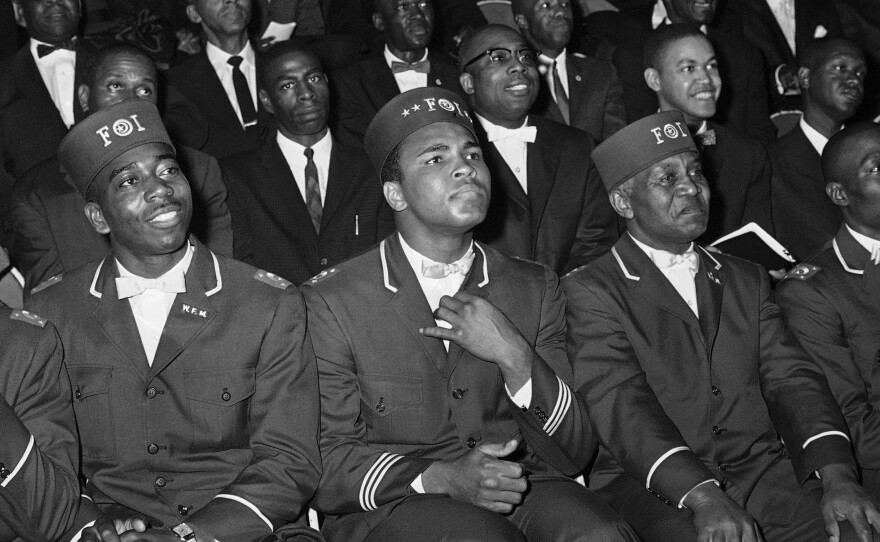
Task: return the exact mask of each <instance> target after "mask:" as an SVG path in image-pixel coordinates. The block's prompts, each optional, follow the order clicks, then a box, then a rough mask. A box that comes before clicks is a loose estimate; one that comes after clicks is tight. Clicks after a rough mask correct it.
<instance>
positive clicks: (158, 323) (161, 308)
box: [116, 244, 195, 367]
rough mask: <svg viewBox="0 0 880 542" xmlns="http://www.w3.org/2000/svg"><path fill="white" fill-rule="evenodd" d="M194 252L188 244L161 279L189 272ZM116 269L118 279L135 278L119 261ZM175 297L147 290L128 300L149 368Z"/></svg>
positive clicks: (166, 293) (193, 248) (170, 294)
mask: <svg viewBox="0 0 880 542" xmlns="http://www.w3.org/2000/svg"><path fill="white" fill-rule="evenodd" d="M194 251H195V247H193V245H192V244H190V245H189V248H187V250H186V254H184V256H183V258H181V260H180V261H179V262H177V264H176V265H175V266H174V267H172V268H171V269H169V270H168V271H166V272H165V273H164V274H163V275H162V277H166V276H169V275H172V274H174V273H180V272H181V270H182V271H183V273H184V274H186V272H187V270H189V264H190V262H192V257H193V252H194ZM116 267H117V268H118V269H119V276H120V277H135V276H137V275H135V274H134V273H132V272H131V271H129V270H128V269H126V268H125V267H123V266H122V264H121V263H120V262H119V260H116ZM159 278H161V277H159ZM176 297H177V294H173V293H168V292H160V291H159V290H153V289H147V290H145V291H144V292H143V293H141V294H138V295H135V296H132V297H130V298H128V303H129V305H130V306H131V312H132V314H133V315H134V321H135V324H137V328H138V334H139V335H140V337H141V344H143V346H144V352H145V353H146V355H147V362H148V363H149V364H150V367H152V366H153V358H154V357H155V356H156V348H158V346H159V339H161V338H162V330H164V329H165V322H166V321H167V320H168V313H170V312H171V306H172V305H173V304H174V298H176Z"/></svg>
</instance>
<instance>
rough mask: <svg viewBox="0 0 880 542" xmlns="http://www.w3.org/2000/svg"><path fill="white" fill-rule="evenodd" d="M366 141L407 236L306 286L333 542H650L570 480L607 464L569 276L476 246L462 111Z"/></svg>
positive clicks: (436, 96) (429, 105) (379, 125)
mask: <svg viewBox="0 0 880 542" xmlns="http://www.w3.org/2000/svg"><path fill="white" fill-rule="evenodd" d="M366 142H367V154H368V155H369V157H370V160H371V161H372V163H373V166H374V167H375V169H376V172H377V173H379V175H380V177H381V180H382V182H383V189H384V194H385V199H386V200H387V201H388V203H389V205H391V208H392V209H394V211H395V221H396V224H397V232H395V233H393V234H391V235H390V236H389V237H387V238H385V240H384V241H382V242H381V243H380V244H379V246H378V247H376V248H374V249H373V250H371V251H369V252H366V253H365V254H363V255H361V256H358V257H356V258H353V259H351V260H348V261H347V262H344V263H342V264H339V265H337V266H335V267H333V268H331V269H329V270H327V271H325V272H322V273H321V274H320V275H318V276H316V277H314V278H313V279H311V280H310V281H307V282H306V284H305V285H304V286H303V294H304V296H305V298H306V304H307V305H308V309H309V311H308V313H309V327H310V329H311V330H312V340H313V344H314V346H315V355H316V357H317V359H318V374H319V377H320V383H321V386H320V387H321V400H322V404H323V408H322V424H321V425H322V431H321V453H322V458H323V462H324V468H325V475H324V478H323V480H322V481H321V484H320V486H319V488H318V492H317V494H316V497H315V503H314V506H315V507H316V508H318V509H320V510H322V511H324V512H326V513H327V514H328V516H327V520H326V521H325V523H324V526H323V530H324V532H325V534H327V537H328V538H330V539H332V540H335V541H337V542H345V541H352V542H353V541H358V542H362V541H365V540H366V541H376V542H378V541H382V542H389V541H391V542H393V541H398V540H399V541H407V542H408V541H412V540H419V541H440V540H460V541H464V540H480V541H484V542H486V541H490V542H494V541H514V540H516V541H524V540H528V541H536V540H554V541H574V540H578V541H587V540H603V541H605V540H611V541H617V540H635V539H636V538H635V535H634V534H633V533H632V531H631V530H630V529H629V527H627V526H626V525H625V524H624V523H623V522H622V521H620V519H619V518H618V517H617V516H616V514H614V513H613V512H612V511H611V510H609V509H608V507H607V506H606V505H605V504H604V503H603V502H602V501H601V500H600V499H599V498H597V497H596V496H595V494H593V493H592V492H591V491H590V490H588V489H586V488H584V487H583V486H581V485H580V484H578V483H576V482H575V481H573V480H571V479H570V478H569V476H573V475H576V474H577V473H578V472H580V471H581V470H582V469H584V468H585V467H586V465H587V462H588V461H589V460H590V458H591V457H592V454H593V450H594V449H593V437H592V431H591V429H590V425H589V423H588V421H587V416H586V412H585V411H584V408H583V404H582V403H580V402H579V401H577V400H576V399H575V398H574V395H573V394H572V388H571V387H570V386H571V382H572V380H571V369H570V365H569V363H568V358H567V356H566V354H565V319H564V310H565V301H564V299H563V298H562V296H561V291H560V289H559V283H558V279H557V278H556V275H555V274H554V273H553V272H552V271H551V270H550V269H549V268H548V267H546V266H543V265H540V264H535V263H531V262H525V261H521V260H515V259H512V258H510V257H508V256H506V255H504V254H503V253H501V252H499V251H497V250H495V249H493V248H492V247H489V246H486V245H483V244H482V243H478V242H474V240H473V235H472V233H471V232H472V231H473V229H474V227H475V226H476V225H477V224H479V223H480V222H481V221H482V220H483V218H484V217H485V216H486V208H487V206H488V203H489V195H490V187H489V172H488V170H487V168H486V165H485V163H484V162H483V155H482V152H481V151H480V147H479V145H478V144H477V138H476V136H475V134H474V127H473V123H472V121H471V113H470V112H469V111H468V110H467V107H466V106H465V104H464V103H463V102H462V101H461V98H460V97H458V95H456V94H455V93H453V92H451V91H446V90H443V89H436V88H426V89H416V90H412V91H409V92H405V93H403V94H401V95H399V96H397V97H395V98H394V99H392V100H391V101H390V102H388V104H387V105H386V106H385V107H384V108H382V110H381V111H380V112H379V114H378V115H376V117H375V118H374V119H373V121H372V123H371V124H370V127H369V129H368V130H367V138H366Z"/></svg>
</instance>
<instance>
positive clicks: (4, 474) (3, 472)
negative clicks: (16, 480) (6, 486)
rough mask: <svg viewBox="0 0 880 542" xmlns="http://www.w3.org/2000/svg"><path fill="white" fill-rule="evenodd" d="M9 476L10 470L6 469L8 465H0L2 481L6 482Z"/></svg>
mask: <svg viewBox="0 0 880 542" xmlns="http://www.w3.org/2000/svg"><path fill="white" fill-rule="evenodd" d="M8 476H9V469H7V468H6V465H4V464H3V463H0V480H5V479H6V478H7V477H8Z"/></svg>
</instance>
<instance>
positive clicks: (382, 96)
mask: <svg viewBox="0 0 880 542" xmlns="http://www.w3.org/2000/svg"><path fill="white" fill-rule="evenodd" d="M428 60H429V61H430V62H431V71H430V73H428V86H429V87H442V88H445V89H449V90H452V91H455V92H458V93H459V94H461V95H462V96H464V91H463V90H461V84H459V82H458V68H457V67H456V65H455V61H454V60H453V59H452V58H451V57H450V56H448V55H446V54H445V53H438V52H436V51H431V50H429V51H428ZM330 84H331V88H332V90H333V103H334V104H336V107H335V108H334V109H335V113H336V114H335V115H334V116H333V117H332V118H331V123H332V124H333V133H334V134H335V135H336V137H337V138H339V140H340V141H342V142H343V143H345V144H347V145H352V146H356V147H363V145H364V134H365V133H366V132H367V126H369V125H370V121H371V120H373V116H374V115H375V114H376V113H378V112H379V110H380V109H382V106H384V105H385V104H386V103H388V101H389V100H391V98H393V97H395V96H397V95H398V94H400V88H399V87H398V86H397V81H396V80H395V79H394V74H393V73H391V68H389V67H388V64H386V63H385V57H384V53H383V51H381V50H380V51H378V52H377V53H374V54H373V55H371V56H370V57H368V58H365V59H364V60H361V61H360V62H358V63H357V64H353V65H351V66H349V67H347V68H344V69H342V70H338V71H336V72H333V73H331V74H330Z"/></svg>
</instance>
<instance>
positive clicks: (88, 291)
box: [31, 100, 321, 542]
mask: <svg viewBox="0 0 880 542" xmlns="http://www.w3.org/2000/svg"><path fill="white" fill-rule="evenodd" d="M59 157H60V159H61V163H62V165H63V166H64V168H65V170H66V171H67V172H68V173H69V174H70V177H71V178H72V179H73V182H74V183H75V184H76V186H77V188H78V189H79V190H80V192H81V193H82V194H83V195H84V197H85V199H86V201H87V203H86V205H85V212H86V215H87V216H88V219H89V221H90V222H91V224H92V226H93V227H94V228H95V230H97V231H98V232H100V233H106V234H108V235H109V237H110V244H111V247H112V253H111V254H110V255H108V256H106V257H105V258H103V259H101V260H97V261H93V262H91V263H88V264H85V265H84V266H82V267H80V268H78V269H76V270H74V271H72V272H70V273H66V274H65V275H64V276H63V278H60V277H59V278H56V279H54V280H53V281H51V283H44V284H43V285H42V286H38V287H37V288H36V293H35V295H34V296H33V297H32V300H31V301H32V306H33V307H34V310H35V311H36V312H38V313H39V314H41V315H45V316H46V317H47V318H49V319H50V320H51V321H52V322H54V323H56V325H57V326H58V330H59V333H60V335H61V337H62V341H63V344H64V346H65V353H66V354H68V356H67V359H66V362H67V367H68V371H69V373H70V380H71V385H72V388H73V395H74V405H73V406H74V410H75V412H76V418H77V424H78V426H79V432H80V439H81V443H82V474H83V475H84V477H85V478H86V479H87V480H88V483H87V485H86V486H85V487H84V488H83V492H84V497H83V499H82V500H81V502H80V517H79V518H78V520H79V521H78V523H77V525H76V526H75V527H74V529H75V531H74V534H76V531H79V529H80V528H81V527H83V526H84V525H85V526H89V525H92V523H91V522H95V523H94V527H89V528H88V529H87V531H86V533H85V534H84V536H83V540H96V539H98V538H96V537H97V536H98V535H100V538H101V539H103V540H105V541H111V542H115V541H116V540H118V537H117V536H116V534H115V529H114V525H113V523H112V521H113V520H118V519H122V520H128V519H131V518H134V517H137V518H140V521H138V522H136V523H137V527H138V529H139V530H143V529H146V530H145V532H142V533H139V534H136V533H129V534H128V535H127V536H128V537H135V534H136V537H137V538H138V539H141V540H148V541H164V540H168V541H177V540H196V541H198V542H209V541H213V540H215V539H217V540H230V541H231V540H235V541H257V540H262V539H263V538H264V537H266V536H269V535H271V533H272V531H274V530H275V529H276V528H277V527H279V526H280V525H282V524H284V523H287V522H292V521H295V520H296V518H297V517H298V516H299V515H300V513H301V512H303V511H304V510H305V505H306V502H307V501H308V500H309V499H310V498H311V496H312V493H313V492H314V489H315V487H316V485H317V482H318V478H319V476H320V470H321V469H320V465H321V463H320V455H319V453H318V443H317V433H318V416H319V415H318V394H317V374H316V370H315V363H314V355H313V353H312V349H311V344H310V342H309V340H308V338H307V336H306V331H305V330H306V322H305V306H304V304H303V302H302V298H301V297H300V294H299V293H298V292H297V290H296V289H295V288H289V283H287V282H286V281H284V280H282V279H279V278H278V277H275V276H274V275H272V274H270V273H266V272H265V271H261V270H257V269H255V268H253V267H250V266H248V265H245V264H242V263H240V262H237V261H234V260H230V259H228V258H225V257H223V256H218V255H216V254H214V253H212V252H211V251H210V250H208V249H207V248H205V246H204V245H202V244H201V243H200V242H199V241H198V240H197V239H196V238H195V237H190V236H188V234H187V227H188V225H189V219H190V214H191V208H192V201H191V197H190V190H189V184H188V182H187V179H186V177H184V175H183V174H182V173H181V171H180V169H179V167H178V164H177V160H176V159H175V149H174V147H173V146H172V144H171V142H170V140H169V139H168V134H167V133H166V132H165V128H164V127H163V125H162V121H161V119H160V117H159V113H158V111H157V110H156V107H155V106H154V105H153V104H152V103H149V102H147V101H144V100H130V101H125V102H121V103H118V104H115V105H112V106H110V107H107V108H106V109H102V110H100V111H97V112H95V113H93V114H92V115H90V116H89V117H88V118H86V119H85V120H83V121H82V122H80V123H79V124H77V125H76V126H75V127H74V128H73V129H72V130H71V132H70V134H68V136H67V137H66V138H65V139H64V141H63V142H62V144H61V148H60V150H59ZM292 411H294V412H295V413H296V414H295V415H293V416H292V415H291V414H290V413H291V412H292ZM123 539H125V540H129V539H131V538H127V537H126V535H125V534H123ZM74 540H79V534H76V536H74Z"/></svg>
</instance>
